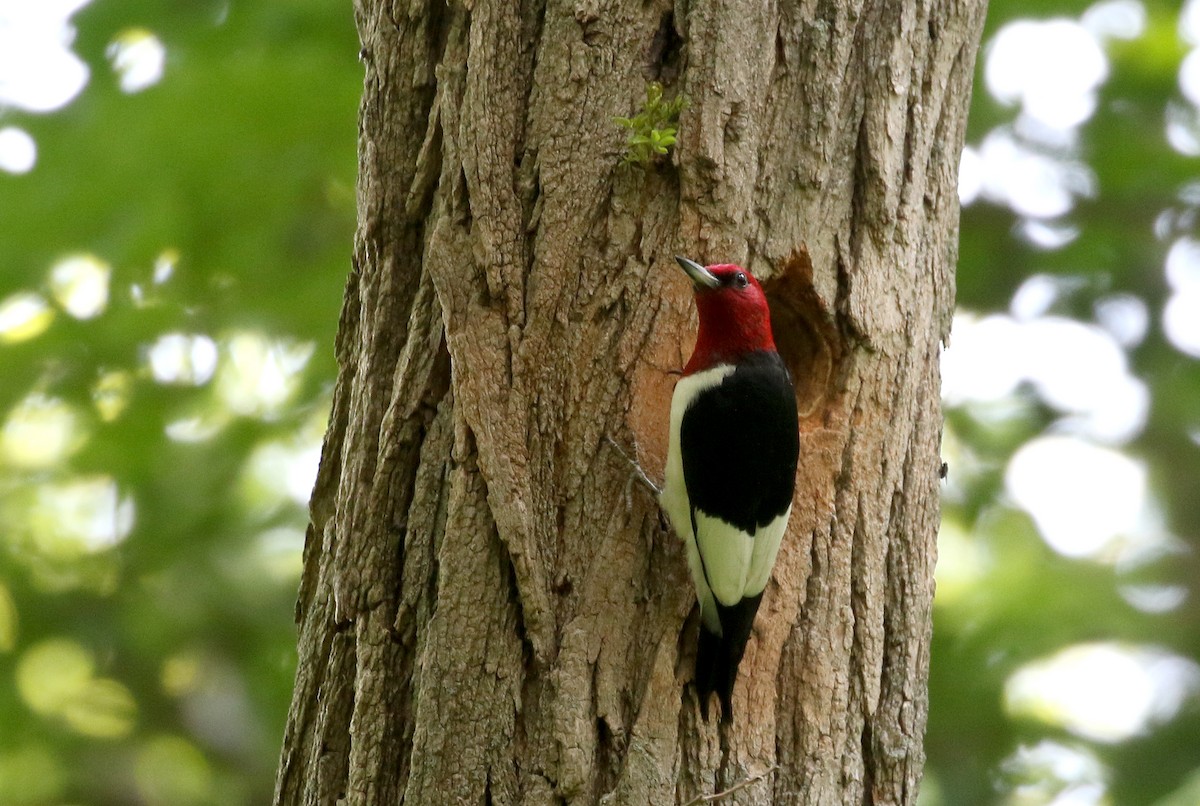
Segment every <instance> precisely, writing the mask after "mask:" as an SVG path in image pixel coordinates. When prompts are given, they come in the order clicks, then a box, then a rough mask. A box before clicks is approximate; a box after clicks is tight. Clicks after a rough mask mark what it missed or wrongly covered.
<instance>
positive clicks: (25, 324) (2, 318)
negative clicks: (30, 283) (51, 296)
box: [0, 291, 54, 344]
mask: <svg viewBox="0 0 1200 806" xmlns="http://www.w3.org/2000/svg"><path fill="white" fill-rule="evenodd" d="M53 321H54V309H53V308H51V307H50V304H49V303H48V302H46V300H45V299H44V298H43V297H42V296H41V295H39V294H34V293H32V292H30V291H20V292H18V293H16V294H13V295H12V296H10V297H8V298H7V299H5V300H4V301H3V302H0V343H3V344H16V343H17V342H22V341H28V340H29V339H32V338H35V337H37V336H40V335H42V334H43V333H45V332H46V328H48V327H50V323H51V322H53Z"/></svg>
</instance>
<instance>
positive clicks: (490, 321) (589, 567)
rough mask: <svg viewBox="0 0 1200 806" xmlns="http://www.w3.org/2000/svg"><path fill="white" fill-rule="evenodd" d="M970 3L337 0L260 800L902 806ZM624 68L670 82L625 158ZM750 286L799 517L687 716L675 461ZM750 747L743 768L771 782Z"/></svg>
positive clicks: (909, 756) (635, 88)
mask: <svg viewBox="0 0 1200 806" xmlns="http://www.w3.org/2000/svg"><path fill="white" fill-rule="evenodd" d="M983 14H984V0H961V2H954V1H953V0H837V2H833V1H832V0H806V1H804V2H782V1H780V2H772V1H771V0H767V1H765V2H758V3H721V2H713V1H712V0H708V1H705V0H690V2H688V1H687V0H681V2H675V3H672V2H669V0H578V1H577V2H553V1H551V0H541V1H540V2H539V1H538V0H522V2H517V0H471V1H469V2H458V1H457V0H453V1H452V2H449V3H447V2H446V0H429V2H423V1H422V0H411V1H410V2H380V1H378V0H358V2H357V4H356V16H357V22H358V26H359V30H360V33H361V38H362V42H363V50H362V53H361V57H362V59H363V62H364V64H365V66H366V78H365V85H364V95H363V102H362V107H361V114H360V131H359V160H360V164H359V188H358V203H359V228H358V234H357V236H356V240H355V249H354V265H353V271H352V274H351V276H350V279H349V283H348V286H347V290H346V299H345V305H344V309H343V312H342V318H341V322H340V328H339V333H338V339H337V355H338V360H339V366H340V374H339V377H338V381H337V386H336V389H335V394H334V405H333V411H332V414H331V419H330V424H329V431H328V434H327V436H326V441H325V446H324V452H323V457H322V463H321V471H320V474H319V477H318V480H317V485H316V488H315V490H314V493H313V498H312V525H311V527H310V529H309V533H308V541H307V546H306V550H305V567H304V575H303V580H302V584H301V590H300V596H299V602H298V605H297V619H298V622H299V625H300V636H299V670H298V673H297V678H296V688H295V694H294V699H293V702H292V708H291V713H290V716H289V719H288V725H287V730H286V735H285V737H284V747H283V753H282V758H281V762H280V769H279V775H278V781H277V794H276V802H277V803H279V804H355V805H357V804H394V803H400V802H405V803H411V804H441V803H447V804H459V803H469V804H492V803H495V804H517V803H528V804H559V803H562V804H594V803H606V804H684V803H688V802H690V801H692V800H693V799H694V798H696V797H698V796H700V795H704V794H709V793H713V792H715V791H721V790H725V789H728V788H730V787H735V786H738V785H739V784H743V783H745V782H746V781H747V780H749V779H753V780H752V781H751V782H750V783H748V784H746V785H743V786H741V787H740V788H738V789H737V790H736V791H735V792H732V793H731V794H729V795H728V796H726V797H725V798H723V799H722V802H726V803H742V804H768V803H781V804H790V803H804V804H840V803H855V804H859V803H870V804H885V803H886V804H912V803H914V802H915V799H916V791H917V784H918V781H919V779H920V775H921V767H922V762H923V752H922V738H923V732H924V726H925V718H926V707H927V699H926V678H927V671H928V664H929V638H930V604H931V599H932V595H933V565H934V557H935V537H936V531H937V524H938V469H939V465H940V460H939V439H940V431H941V414H940V409H939V403H938V390H939V376H938V357H939V349H940V345H939V343H940V342H941V341H942V340H944V339H945V337H946V334H947V330H948V327H949V323H950V316H951V309H952V305H953V297H954V274H953V269H954V264H955V258H956V243H957V228H958V198H957V192H956V180H957V168H958V159H959V153H960V149H961V145H962V140H963V133H964V123H965V116H966V110H967V101H968V96H969V94H970V84H971V78H972V72H973V65H974V59H975V52H976V49H977V47H978V39H979V34H980V29H981V27H982V22H983ZM648 81H659V82H661V83H662V84H663V85H664V86H665V87H666V93H667V95H668V96H673V95H675V94H677V93H684V94H685V95H686V97H687V98H688V99H689V106H688V107H687V108H686V110H685V111H684V112H683V114H682V117H681V120H680V126H679V141H678V144H677V146H676V148H675V149H674V150H673V152H672V154H671V155H670V156H669V157H668V158H666V159H664V160H662V161H661V162H660V163H658V164H655V165H651V166H648V167H646V168H644V169H643V168H638V167H630V166H622V165H621V157H622V154H623V153H624V147H625V145H624V141H625V137H626V132H624V131H623V130H621V129H620V128H619V127H618V126H616V125H615V124H614V121H613V118H614V116H630V115H632V114H634V113H636V112H637V110H638V108H639V106H640V104H641V102H642V99H644V97H645V89H646V84H647V82H648ZM676 253H679V254H684V255H688V256H690V257H692V258H695V259H697V260H699V261H700V262H702V263H710V262H737V263H741V264H742V265H744V266H746V267H747V268H749V269H750V270H751V271H753V272H754V273H755V274H756V275H757V276H758V277H759V278H760V279H761V280H763V281H764V285H765V287H766V289H767V291H768V294H769V296H770V298H771V303H772V312H773V319H774V322H775V330H776V337H777V341H778V342H779V345H780V349H781V352H782V353H783V354H784V356H785V359H786V360H787V361H788V363H789V365H790V366H791V369H792V372H793V375H794V376H795V379H796V382H797V394H798V396H799V401H800V408H801V412H802V415H801V422H800V430H801V458H800V471H799V475H798V481H797V489H796V497H795V505H794V512H793V515H792V521H791V527H790V529H789V533H788V535H787V537H786V538H785V541H784V546H783V549H782V550H781V553H780V558H779V561H778V564H777V566H776V570H775V575H774V581H773V582H772V583H771V584H770V585H769V586H768V588H767V592H766V595H765V598H764V601H763V605H762V608H761V610H760V611H759V615H758V619H757V622H756V627H755V631H754V635H753V637H752V638H751V641H750V644H749V646H748V648H747V653H746V657H745V660H744V661H743V663H742V670H741V674H740V677H739V680H738V683H737V686H736V689H735V693H734V711H735V714H736V715H737V719H736V721H735V722H734V723H733V725H732V726H731V727H728V728H720V727H718V725H717V724H716V721H715V720H714V721H713V722H712V723H704V722H702V721H701V720H700V718H699V714H698V709H697V703H696V698H695V692H694V689H693V687H692V686H691V682H690V681H691V676H692V663H693V659H694V647H695V640H696V629H697V612H696V608H695V595H694V592H693V590H692V587H691V583H690V581H689V578H688V574H687V570H686V562H685V558H684V552H683V547H682V545H681V544H680V542H679V540H678V539H677V538H676V537H675V536H674V535H673V534H672V533H670V531H669V530H668V529H667V528H665V526H664V523H663V520H662V518H661V517H660V515H659V510H658V506H657V502H656V501H655V499H654V497H653V496H652V495H651V494H650V493H649V492H648V491H647V490H646V489H645V488H644V487H643V486H642V485H640V484H638V483H636V482H635V481H634V480H633V474H632V473H631V468H630V465H629V463H628V462H627V460H626V459H625V458H624V457H623V456H622V455H621V452H619V451H618V450H617V449H616V448H615V447H614V443H615V444H616V445H619V446H622V449H623V450H624V451H625V452H626V453H628V454H631V455H636V457H637V458H638V460H639V462H640V463H641V464H642V465H643V466H644V467H646V468H647V471H648V473H649V475H650V476H651V477H653V478H655V479H660V478H661V468H662V466H663V460H664V457H665V448H666V445H665V443H666V437H667V416H668V409H669V400H670V395H671V390H672V388H673V384H674V381H675V375H673V374H672V373H673V371H677V370H678V369H679V368H680V367H681V366H682V364H683V362H684V360H685V359H686V357H687V355H688V354H689V352H690V350H691V346H692V339H693V337H694V332H695V331H694V328H695V314H694V306H693V303H692V299H691V292H690V288H689V286H688V283H687V281H686V279H685V278H684V276H683V275H682V274H681V273H680V272H679V271H678V269H677V268H675V265H674V262H673V260H672V255H674V254H676ZM764 773H766V774H764Z"/></svg>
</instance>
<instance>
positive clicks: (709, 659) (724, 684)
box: [696, 593, 762, 723]
mask: <svg viewBox="0 0 1200 806" xmlns="http://www.w3.org/2000/svg"><path fill="white" fill-rule="evenodd" d="M761 601H762V594H761V593H760V594H758V595H757V596H751V597H748V598H745V599H742V600H741V601H740V602H738V603H737V604H735V605H733V606H732V607H726V606H724V605H722V604H720V603H719V602H718V603H717V617H718V619H719V620H720V622H721V634H720V635H717V634H716V633H714V632H711V631H710V630H709V629H708V626H707V625H706V624H705V623H704V620H703V619H701V621H700V640H699V643H698V644H697V645H696V696H697V697H698V698H699V700H700V716H702V717H703V718H704V721H705V722H707V721H708V701H709V699H710V698H711V697H712V694H713V692H714V691H715V692H716V694H717V699H718V700H719V701H720V703H721V721H722V722H725V723H727V722H731V721H733V684H734V682H735V681H736V680H737V672H738V665H739V664H740V663H741V662H742V655H743V654H744V653H745V652H746V642H747V641H749V640H750V630H751V629H752V628H753V627H754V614H755V613H757V612H758V605H759V603H760V602H761Z"/></svg>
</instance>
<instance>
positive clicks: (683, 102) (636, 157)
mask: <svg viewBox="0 0 1200 806" xmlns="http://www.w3.org/2000/svg"><path fill="white" fill-rule="evenodd" d="M687 105H688V100H687V97H686V96H685V95H683V94H680V95H677V96H676V97H675V98H672V99H671V100H669V101H664V100H663V88H662V84H659V83H658V82H657V81H651V82H650V83H649V84H647V85H646V103H645V104H644V105H643V106H642V111H640V112H638V113H637V114H636V115H634V116H633V117H631V118H613V121H614V122H615V123H616V124H617V125H618V126H620V127H622V128H625V129H628V130H629V139H628V140H626V141H625V156H624V158H623V159H622V160H621V162H622V163H623V164H625V165H638V166H640V167H642V168H645V167H646V166H648V165H650V164H651V163H652V162H654V161H656V160H657V159H658V158H659V157H662V156H665V155H666V154H667V152H668V151H670V149H671V146H673V145H675V135H676V133H677V132H678V128H679V113H680V112H682V111H683V110H684V108H686V107H687Z"/></svg>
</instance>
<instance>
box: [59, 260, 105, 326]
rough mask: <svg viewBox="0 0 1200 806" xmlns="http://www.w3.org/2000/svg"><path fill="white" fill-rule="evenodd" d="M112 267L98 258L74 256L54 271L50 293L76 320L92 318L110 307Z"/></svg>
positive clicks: (62, 261) (61, 263)
mask: <svg viewBox="0 0 1200 806" xmlns="http://www.w3.org/2000/svg"><path fill="white" fill-rule="evenodd" d="M111 276H112V267H111V266H109V265H108V264H107V263H105V262H104V261H103V260H101V259H100V258H98V257H96V256H95V255H72V256H71V257H68V258H64V259H63V260H60V261H59V262H58V263H56V264H54V266H53V267H52V268H51V269H50V292H51V293H52V294H53V295H54V298H55V299H56V300H57V301H58V304H59V305H61V306H63V308H64V309H65V310H66V311H67V313H69V314H71V316H74V317H75V318H76V319H91V318H93V317H95V316H97V315H99V314H100V313H102V312H103V311H104V309H105V307H107V305H108V281H109V278H110V277H111Z"/></svg>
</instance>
